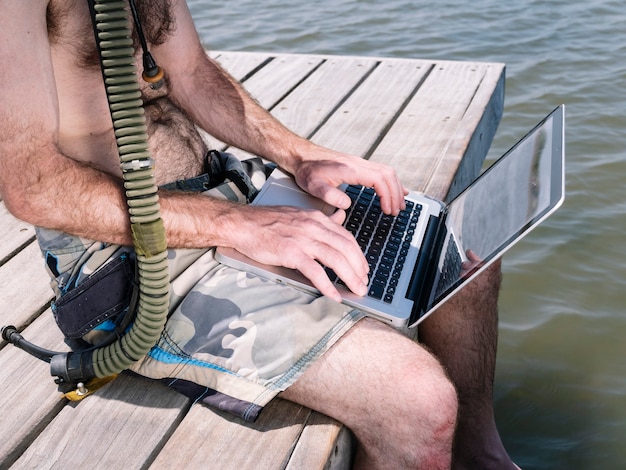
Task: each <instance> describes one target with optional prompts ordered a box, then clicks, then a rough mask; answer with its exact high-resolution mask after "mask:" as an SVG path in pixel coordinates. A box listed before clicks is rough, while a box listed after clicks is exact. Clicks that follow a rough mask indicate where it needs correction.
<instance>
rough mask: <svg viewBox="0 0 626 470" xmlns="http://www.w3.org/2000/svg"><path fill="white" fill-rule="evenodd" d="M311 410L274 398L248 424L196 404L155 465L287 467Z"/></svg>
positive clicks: (236, 469) (245, 469) (224, 468)
mask: <svg viewBox="0 0 626 470" xmlns="http://www.w3.org/2000/svg"><path fill="white" fill-rule="evenodd" d="M309 413H310V410H308V409H306V408H304V407H302V406H299V405H296V404H294V403H291V402H288V401H285V400H281V399H275V400H273V401H272V402H270V404H269V405H267V407H266V408H265V410H263V413H262V414H261V416H260V417H259V419H258V420H257V421H256V422H255V423H246V422H244V421H242V420H240V419H237V418H233V417H232V416H229V415H227V414H224V413H220V412H214V411H211V410H210V409H208V408H206V407H203V406H200V405H196V406H193V407H192V409H191V411H190V412H189V414H188V415H187V417H186V418H185V420H184V421H183V422H182V423H181V425H180V426H179V427H178V429H177V430H176V432H174V434H173V435H172V437H171V438H170V440H169V441H168V442H167V444H166V445H165V446H164V447H163V450H162V451H161V452H160V453H159V455H158V457H157V458H156V459H155V461H154V463H153V464H152V466H151V468H153V469H171V468H206V466H207V463H208V462H210V463H211V464H212V465H213V466H214V468H219V469H220V470H229V469H232V470H248V469H249V470H256V469H259V468H267V469H281V468H284V467H285V466H286V464H287V461H288V459H289V456H290V455H291V452H292V450H293V448H294V446H295V445H296V442H297V441H298V438H299V436H300V434H301V432H302V426H303V425H304V423H305V421H306V418H307V417H308V416H309ZM324 463H325V461H324V462H321V465H317V468H322V467H323V464H324ZM306 468H316V467H306Z"/></svg>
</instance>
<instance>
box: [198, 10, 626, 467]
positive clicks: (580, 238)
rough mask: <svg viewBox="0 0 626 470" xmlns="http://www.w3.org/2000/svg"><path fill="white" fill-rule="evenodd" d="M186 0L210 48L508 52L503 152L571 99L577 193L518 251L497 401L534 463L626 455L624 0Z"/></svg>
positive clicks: (510, 260)
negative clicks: (549, 113)
mask: <svg viewBox="0 0 626 470" xmlns="http://www.w3.org/2000/svg"><path fill="white" fill-rule="evenodd" d="M188 3H189V5H190V8H191V10H192V14H193V16H194V19H195V21H196V25H197V27H198V30H199V33H200V36H201V38H202V40H203V42H204V43H205V44H206V45H207V46H208V47H210V48H212V49H222V50H242V51H272V52H292V53H305V54H306V53H324V54H340V55H373V56H387V57H410V58H424V59H446V60H468V61H497V62H504V63H506V64H507V80H506V99H505V109H504V117H503V119H502V122H501V124H500V128H499V130H498V133H497V135H496V138H495V140H494V143H493V146H492V150H491V152H490V156H489V159H492V158H494V157H495V156H498V155H500V154H501V153H503V152H504V151H505V150H506V149H507V148H508V147H509V146H511V145H512V144H513V143H515V142H516V141H517V140H518V138H520V137H522V136H523V135H524V134H525V133H526V131H527V130H528V129H530V128H531V127H532V126H533V125H534V124H535V123H536V122H537V121H538V120H539V119H540V118H541V117H543V116H544V115H545V114H547V113H548V112H549V111H550V110H552V109H553V108H554V107H555V106H556V105H558V104H560V103H565V104H566V115H567V117H566V126H567V130H566V146H567V200H566V203H565V205H564V206H563V207H562V208H561V209H560V210H559V211H558V212H557V213H556V214H555V215H553V216H552V217H551V218H550V219H549V220H548V221H547V222H545V224H544V225H543V226H542V227H540V228H538V229H537V230H536V231H535V232H533V234H532V235H531V236H530V237H528V238H526V239H525V240H524V241H522V242H521V243H520V244H519V245H518V246H517V247H516V248H514V249H513V250H512V251H510V252H509V253H507V255H506V257H505V263H504V274H505V277H504V287H503V291H502V295H501V302H500V317H501V324H500V339H499V355H498V366H497V376H496V396H495V408H496V417H497V421H498V426H499V428H500V431H501V434H502V436H503V439H504V442H505V444H506V446H507V448H508V449H509V452H510V453H511V455H512V456H513V458H514V459H515V461H516V462H517V463H518V464H519V465H521V466H522V467H523V468H524V469H525V470H528V469H561V468H563V469H564V468H568V469H605V470H606V469H622V468H626V445H625V443H624V439H625V437H626V360H625V356H626V342H625V341H624V335H626V317H625V315H624V307H625V305H626V268H625V265H626V253H625V250H624V249H623V247H622V245H623V244H624V239H625V237H624V233H625V232H626V202H625V197H624V196H625V190H624V184H623V179H624V177H625V175H626V162H625V160H626V150H625V148H626V145H625V144H626V131H625V127H626V118H625V114H626V90H624V88H625V84H626V5H625V4H624V3H623V2H622V1H618V0H613V1H611V0H600V1H594V0H590V1H582V0H569V1H562V0H554V1H550V2H548V1H543V2H542V1H532V0H531V1H521V2H502V1H496V0H475V1H473V2H463V1H450V0H443V1H439V2H423V1H408V0H386V1H373V0H370V1H367V0H364V1H357V0H352V1H349V0H332V1H331V0H321V1H317V2H293V1H292V2H289V1H281V2H279V1H276V0H266V1H264V2H255V1H250V0H240V1H237V2H217V1H213V0H189V1H188Z"/></svg>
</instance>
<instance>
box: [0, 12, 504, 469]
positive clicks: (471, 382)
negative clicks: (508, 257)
mask: <svg viewBox="0 0 626 470" xmlns="http://www.w3.org/2000/svg"><path fill="white" fill-rule="evenodd" d="M138 7H139V12H140V17H141V18H142V23H143V29H144V32H145V33H146V36H147V38H148V42H149V44H150V48H151V53H152V54H153V56H154V57H155V58H156V60H157V62H158V63H159V64H160V65H161V66H163V67H164V68H165V69H166V74H167V75H166V76H167V79H166V84H165V86H164V87H162V88H161V89H159V90H157V91H154V90H151V89H149V88H148V87H147V85H146V86H145V88H144V89H143V94H144V101H145V109H146V114H147V118H148V123H149V136H150V146H151V151H152V154H153V158H154V159H155V160H156V162H157V165H156V168H157V170H156V177H157V182H158V184H159V185H161V184H164V183H168V182H171V181H175V180H179V179H185V178H189V177H194V176H197V175H199V174H201V173H202V172H203V171H204V155H205V154H206V151H207V148H206V144H205V143H204V142H203V140H202V139H201V138H200V136H199V135H198V133H197V132H196V130H195V126H194V124H197V125H199V126H200V127H201V128H203V129H204V130H206V131H207V132H208V133H209V134H211V135H213V136H215V137H216V138H218V139H220V140H221V141H224V142H226V143H228V144H231V145H233V146H236V147H239V148H241V149H244V150H247V151H249V152H251V153H253V154H257V155H263V156H264V157H266V158H268V159H270V160H272V161H274V162H275V163H277V164H278V165H279V166H280V167H281V168H283V169H284V170H286V171H288V172H289V173H291V174H292V175H294V177H295V178H296V180H297V182H298V184H299V185H300V186H301V187H302V188H303V189H305V190H306V191H308V192H309V193H311V194H313V195H315V196H318V197H320V198H322V199H324V200H325V201H326V202H328V203H330V204H332V205H334V206H336V207H339V208H344V209H345V208H347V207H348V205H349V201H348V199H347V196H345V195H343V193H341V192H339V191H337V190H336V189H335V188H336V187H337V186H338V185H339V184H341V183H355V184H363V185H367V186H374V187H375V189H376V191H377V192H378V194H379V195H380V196H381V199H382V208H383V210H384V211H385V212H386V213H391V214H397V213H398V211H399V210H401V209H402V207H403V204H404V203H403V195H404V194H405V189H404V188H403V187H402V185H401V184H400V182H399V180H398V178H397V176H396V174H395V172H394V171H393V170H392V169H390V168H388V167H385V166H383V165H380V164H377V163H374V162H369V161H366V160H363V159H361V158H358V157H354V156H350V155H346V154H342V153H338V152H334V151H331V150H328V149H325V148H321V147H319V146H316V145H314V144H312V143H310V142H308V141H307V140H305V139H302V138H300V137H298V136H296V135H294V134H293V133H291V132H289V131H288V130H287V129H285V128H284V127H283V126H282V125H281V124H279V123H278V122H276V120H274V119H273V118H272V117H271V116H270V115H269V114H268V113H267V112H266V111H264V110H263V109H262V108H260V107H259V106H258V105H257V104H256V103H255V102H254V101H253V100H252V99H251V98H250V97H248V96H247V95H246V93H245V92H244V91H243V90H242V88H241V87H240V86H239V85H238V84H236V83H235V81H234V80H233V79H232V78H230V77H229V76H228V75H227V74H226V73H224V72H223V71H222V70H221V69H220V67H219V66H218V65H216V63H215V62H213V61H212V60H210V59H208V58H207V57H206V55H205V51H204V50H203V48H202V46H201V44H200V42H199V41H198V38H197V34H196V31H195V28H194V25H193V22H192V19H191V16H190V14H189V11H188V9H187V6H186V4H185V2H184V0H151V1H149V2H147V1H141V0H138ZM0 103H2V104H1V106H0V119H1V122H2V124H3V125H2V128H1V129H0V195H1V196H2V198H3V200H4V202H5V204H6V206H7V208H8V209H9V210H10V211H11V212H12V213H13V214H15V215H16V216H17V217H19V218H21V219H23V220H25V221H28V222H30V223H32V224H34V225H36V226H38V227H42V228H43V229H42V230H48V231H53V232H54V233H62V234H64V235H65V237H66V238H65V239H72V238H71V236H74V237H76V239H78V238H77V237H81V238H80V240H81V242H84V241H85V240H100V241H102V242H105V243H106V245H107V246H108V245H115V244H117V245H130V244H131V239H130V235H129V222H128V217H127V212H126V205H125V198H124V194H123V190H122V187H121V184H120V170H119V168H118V158H117V150H116V148H115V142H114V138H113V133H112V129H111V121H110V117H109V111H108V108H107V102H106V98H105V93H104V87H103V84H102V77H101V72H100V69H99V63H98V59H97V53H96V48H95V44H94V39H93V32H92V27H91V22H90V18H89V11H88V5H87V2H86V0H20V1H19V2H16V1H10V0H3V1H2V3H1V7H0ZM160 203H161V211H162V216H163V220H164V224H165V227H166V230H167V238H168V242H169V245H170V246H171V247H175V248H178V249H180V248H189V249H202V250H195V251H194V250H188V252H191V253H195V252H196V251H198V252H199V253H200V255H199V257H198V260H200V261H198V262H196V265H197V264H198V263H200V267H202V266H205V267H207V269H206V270H205V273H204V274H206V273H207V272H209V274H210V275H212V274H211V273H213V272H217V273H219V275H220V276H222V277H221V278H220V279H222V280H223V281H224V282H231V281H229V279H231V277H232V278H233V279H234V277H235V276H237V275H236V274H234V273H232V271H233V270H229V269H228V268H224V267H219V266H217V264H216V263H215V262H214V261H213V260H212V258H211V253H212V251H211V250H208V251H207V249H206V248H207V247H213V246H220V245H221V246H231V247H234V248H236V249H237V250H239V251H241V252H243V253H245V254H247V255H248V256H250V257H252V258H255V259H257V260H258V261H261V262H264V263H268V264H276V265H284V266H287V267H291V268H297V269H299V270H300V271H301V272H302V273H303V274H304V275H306V276H307V277H308V278H309V279H311V281H312V282H313V283H314V284H315V285H316V286H317V287H318V288H319V290H320V291H321V292H323V293H324V294H325V297H321V298H319V299H315V298H310V299H309V298H306V299H305V301H303V300H302V298H304V297H303V294H301V293H298V292H295V291H294V292H292V290H290V289H289V288H285V287H281V289H283V290H282V291H281V293H282V294H285V295H286V296H291V297H293V299H294V301H293V302H291V303H289V302H287V305H286V306H276V310H275V313H274V314H273V315H268V316H267V318H268V321H272V320H271V319H272V317H278V316H283V315H291V314H292V311H297V312H298V313H297V315H302V317H297V318H298V319H300V320H299V323H302V318H308V317H306V315H309V317H310V318H311V324H310V325H313V326H314V321H313V319H316V320H315V321H317V322H318V323H321V324H323V325H325V326H324V328H325V329H324V330H323V331H322V332H321V333H320V334H323V333H325V332H326V331H328V330H332V329H333V328H334V330H333V331H335V332H336V334H335V335H334V339H333V340H332V341H331V342H329V343H328V344H325V348H323V349H324V350H325V351H326V352H325V353H324V354H323V355H319V354H318V355H316V356H315V357H314V359H315V361H311V363H310V364H308V365H307V366H306V367H301V368H300V369H299V370H296V369H294V367H295V366H293V365H290V366H288V368H287V370H285V371H282V372H281V374H286V373H287V372H294V371H295V372H296V373H295V374H294V376H295V377H296V378H297V380H291V381H290V382H285V383H283V385H282V387H281V390H283V391H282V393H281V396H282V397H284V398H285V399H288V400H293V401H295V402H298V403H301V404H303V405H306V406H309V407H311V408H313V409H316V410H318V411H320V412H322V413H325V414H327V415H329V416H332V417H334V418H336V419H338V420H340V421H342V422H343V423H345V424H346V425H347V426H348V427H350V429H352V430H353V432H354V433H355V435H356V437H357V439H358V442H359V444H360V445H359V449H358V453H357V457H356V466H358V467H360V468H383V467H384V468H428V469H435V468H449V467H450V466H454V468H481V469H487V468H498V469H506V468H515V466H514V465H513V463H512V462H511V461H510V459H509V457H508V456H507V454H506V452H505V450H504V448H503V446H502V443H501V441H500V438H499V435H498V432H497V430H496V427H495V423H494V418H493V411H492V386H493V373H494V367H495V349H496V337H497V308H496V300H497V292H498V288H499V270H498V268H497V267H496V268H493V269H491V270H489V271H487V272H486V273H485V274H484V275H483V276H481V277H479V279H478V280H477V281H476V282H474V284H473V285H472V286H470V287H468V288H466V289H464V291H463V292H462V293H461V294H459V295H457V296H456V297H455V298H454V299H453V300H452V301H450V302H449V303H448V304H446V305H445V306H444V307H442V308H441V310H440V311H439V312H438V313H437V314H436V315H434V316H432V317H431V318H430V319H429V320H428V321H427V322H425V323H424V325H423V327H420V339H421V342H422V345H420V344H417V343H415V342H414V341H412V340H410V339H407V338H405V337H404V336H402V335H401V334H399V333H398V332H396V331H394V330H392V329H391V328H389V327H387V326H385V325H383V324H382V323H379V322H376V321H374V320H370V319H360V320H359V315H358V312H356V313H355V312H348V311H347V310H346V307H343V306H341V305H340V304H338V303H336V302H334V300H336V299H338V293H337V291H336V290H335V288H334V287H333V286H332V284H331V283H330V281H329V280H328V278H327V277H326V274H325V273H324V271H323V270H322V269H321V268H320V266H319V264H318V262H317V261H319V262H321V263H324V264H326V265H328V266H330V267H331V268H333V269H334V270H335V271H336V272H337V274H338V275H339V276H340V277H341V278H342V279H343V280H344V281H345V282H346V284H347V285H348V286H349V288H350V289H352V290H353V291H354V292H356V293H358V294H364V293H365V290H366V287H365V282H364V280H366V277H367V264H366V262H365V260H364V259H363V256H362V254H361V252H360V250H359V248H358V246H357V244H356V243H355V242H354V240H353V239H352V237H351V236H350V235H349V234H348V232H346V231H345V230H344V229H343V228H341V226H340V223H341V222H342V220H341V219H342V218H343V217H344V213H343V211H341V210H339V211H337V212H336V214H335V215H333V216H332V217H330V218H328V217H325V216H323V215H322V214H320V213H316V212H301V211H297V210H293V209H286V208H272V207H265V208H260V207H250V206H246V205H242V204H235V203H233V202H231V201H227V200H224V199H219V198H215V197H207V196H206V195H200V194H197V193H193V194H191V193H184V192H180V191H160ZM41 233H44V232H41ZM46 233H47V232H46ZM68 234H71V236H70V235H68ZM40 243H41V240H40ZM103 246H104V245H103ZM185 253H187V251H185ZM202 263H204V264H202ZM60 274H62V273H60ZM229 276H230V277H229ZM180 277H184V276H180ZM237 279H239V278H237ZM176 282H178V279H177V280H175V281H173V283H176ZM194 282H195V281H194ZM198 282H199V281H198ZM220 282H222V281H220ZM246 282H249V283H250V284H249V285H248V286H246V289H250V291H251V292H255V290H256V289H257V288H259V289H261V292H270V294H269V295H268V296H265V297H270V298H272V297H273V296H272V294H271V291H270V290H269V289H277V287H271V286H268V285H267V283H265V284H263V283H261V281H258V280H250V279H247V280H246ZM228 285H229V286H230V287H229V288H230V289H232V291H229V292H232V298H233V299H234V298H235V297H238V296H242V295H244V290H241V289H240V290H238V287H237V283H236V282H235V281H232V282H231V284H228ZM176 288H178V284H177V287H176ZM195 288H196V287H191V288H190V289H195ZM201 288H202V289H206V288H208V287H206V285H204V286H201ZM189 292H195V291H193V290H190V291H189ZM203 292H204V291H203ZM245 292H247V291H245ZM190 296H191V294H188V295H187V297H186V298H185V300H183V301H182V303H181V305H182V306H185V305H186V304H185V301H186V300H187V299H188V298H189V297H190ZM227 296H228V294H227ZM244 296H245V295H244ZM291 297H290V298H291ZM207 298H208V297H207ZM260 299H261V297H258V298H257V299H256V300H258V301H259V302H260V301H261V300H260ZM222 301H224V300H223V299H222ZM245 303H246V302H245V301H244V302H243V304H245ZM296 303H297V304H298V305H296ZM300 304H306V305H314V306H315V305H316V306H317V307H316V308H318V309H319V308H320V307H321V308H322V309H323V315H316V314H311V313H310V312H309V311H308V310H306V309H300V307H299V305H300ZM229 305H230V304H229ZM256 305H257V303H254V306H253V307H250V308H257V307H256ZM282 307H284V308H283V309H282V310H281V308H282ZM237 308H241V310H242V311H243V310H244V307H240V306H239V305H237ZM180 311H182V312H183V314H184V313H185V309H184V308H182V307H178V310H177V312H175V313H173V314H172V316H171V317H170V321H169V322H168V328H169V327H171V328H174V327H175V325H174V326H170V323H173V322H172V319H173V318H178V317H177V315H181V313H180ZM270 311H271V309H270ZM251 313H257V312H244V313H243V314H242V315H243V316H242V318H244V316H245V315H248V314H251ZM318 313H319V312H318ZM328 319H330V320H328ZM335 319H336V320H335ZM356 320H359V321H358V322H357V321H356ZM307 321H308V320H304V323H305V326H304V327H305V328H309V326H310V325H309V324H308V323H307ZM328 321H332V323H331V324H329V325H326V324H325V323H324V322H328ZM296 323H298V322H296ZM336 325H343V326H342V328H338V327H337V326H336ZM313 326H311V328H312V329H314V328H313ZM259 329H260V328H259ZM168 331H169V330H168ZM169 333H170V336H171V331H169ZM281 339H282V338H275V337H274V338H270V341H274V342H275V343H276V344H277V349H280V343H281ZM270 344H271V343H270ZM313 344H317V343H313ZM307 347H308V346H307ZM307 351H308V350H306V349H305V350H304V351H303V352H302V353H301V356H304V355H305V354H306V353H307ZM218 356H219V355H218ZM236 356H237V351H235V354H234V356H233V357H236ZM202 357H203V358H204V357H205V356H202ZM231 359H232V357H231V358H229V360H231ZM203 360H204V359H203ZM216 360H220V358H219V357H218V358H217V359H216ZM153 362H155V361H152V362H150V361H147V362H146V363H142V364H141V365H140V366H138V371H139V372H140V373H144V374H145V375H149V376H154V377H158V376H159V374H160V372H159V370H157V371H156V372H155V368H156V369H158V367H160V366H154V365H153ZM220 364H221V363H220ZM233 367H236V365H235V366H233ZM263 367H264V365H260V366H259V370H258V371H256V372H255V373H254V374H253V375H254V377H255V378H258V377H264V369H263V370H262V368H263ZM185 370H186V369H185ZM170 372H171V371H170ZM181 373H182V372H181ZM211 373H215V372H214V371H212V372H211ZM168 374H169V372H168V373H167V374H166V375H164V376H166V377H168V376H169V377H173V375H168ZM207 374H208V372H207ZM281 374H278V375H277V377H279V378H280V377H282V375H281ZM269 375H271V374H269ZM185 377H186V376H183V378H185ZM208 380H210V384H211V385H212V386H213V385H214V386H215V388H216V389H217V392H218V393H223V394H225V395H229V394H230V395H229V396H231V397H239V398H241V397H243V396H245V397H247V396H248V395H247V393H248V392H247V391H246V390H245V389H242V388H241V387H242V385H241V384H239V383H237V384H235V385H233V386H232V387H231V385H232V384H231V383H230V382H228V381H226V382H223V381H222V378H217V379H215V380H213V376H211V377H210V378H209V379H208ZM277 380H278V379H277V378H276V377H275V376H274V375H271V377H270V378H269V379H267V380H266V381H265V382H264V381H263V380H259V381H258V383H256V382H255V386H256V387H257V388H261V389H263V390H264V391H265V388H264V387H267V384H268V383H271V385H272V386H273V387H276V384H277ZM252 381H253V380H248V381H244V382H246V384H247V383H248V382H252ZM453 384H454V385H453ZM200 385H206V384H200ZM244 388H245V387H244ZM272 393H273V394H276V393H278V392H277V391H275V390H274V391H273V392H272ZM266 395H267V394H266ZM270 395H271V393H270ZM271 396H273V395H271ZM398 397H402V399H398ZM266 398H267V397H266ZM268 399H269V398H267V399H266V400H265V401H264V402H261V401H258V402H257V403H260V405H261V406H262V405H263V404H264V403H265V402H266V401H267V400H268ZM453 450H454V452H453Z"/></svg>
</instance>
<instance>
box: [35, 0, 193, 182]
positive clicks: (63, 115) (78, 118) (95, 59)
mask: <svg viewBox="0 0 626 470" xmlns="http://www.w3.org/2000/svg"><path fill="white" fill-rule="evenodd" d="M136 2H137V9H138V12H139V15H140V18H141V25H142V29H143V32H144V35H145V37H146V40H147V41H148V43H149V45H161V44H164V43H165V42H166V41H167V39H168V37H169V36H170V34H171V33H172V31H173V29H174V20H175V19H174V18H173V16H172V11H171V10H172V9H171V5H170V0H149V1H142V0H136ZM47 22H48V36H49V39H50V47H51V54H52V62H53V68H54V74H55V81H56V84H57V94H58V102H59V137H58V138H59V145H60V148H61V150H62V151H63V152H64V153H65V154H66V155H68V156H70V157H72V158H75V159H78V160H81V161H85V162H87V163H90V164H93V165H95V166H97V167H100V168H101V169H103V170H105V171H107V172H109V173H113V174H118V172H119V170H118V165H119V162H118V161H117V150H116V144H115V138H114V135H113V130H112V123H111V118H110V114H109V109H108V102H107V99H106V92H105V89H104V82H103V80H102V72H101V68H100V58H99V54H98V49H97V47H96V40H95V34H94V32H93V27H92V21H91V13H90V10H89V6H88V3H87V0H52V1H51V2H50V4H49V7H48V12H47ZM131 24H132V21H131ZM133 29H134V28H133ZM133 36H134V42H135V50H136V51H138V52H137V54H136V62H137V65H138V71H139V72H138V73H141V49H140V47H139V41H138V38H137V34H136V33H133ZM140 84H142V93H143V100H144V103H146V105H145V106H144V107H145V108H146V117H147V120H148V133H149V137H150V142H151V146H153V143H158V145H156V144H155V145H154V148H153V154H154V155H153V156H154V157H155V158H156V159H157V160H160V161H161V164H160V165H159V166H160V167H161V168H172V167H176V168H181V171H180V174H175V175H161V176H162V178H159V179H162V180H163V181H168V180H171V179H174V178H179V177H186V176H188V174H193V173H196V172H197V167H198V166H199V163H198V158H199V156H201V154H202V151H203V150H202V149H203V144H202V142H201V141H200V140H201V139H200V138H199V136H198V135H197V131H196V130H195V127H194V126H193V124H192V123H191V122H188V120H186V118H185V117H184V113H182V112H181V111H180V110H179V109H177V108H176V107H175V106H174V105H173V104H172V103H171V102H170V101H169V99H168V97H167V93H168V90H167V87H163V88H162V89H160V90H159V91H158V92H154V91H152V90H150V88H149V87H148V85H147V84H143V83H142V82H141V80H140ZM165 115H167V116H165ZM165 118H167V119H165ZM164 120H166V121H167V122H168V123H171V122H176V123H177V124H178V125H177V126H176V129H171V127H172V126H166V125H164V124H163V123H162V122H161V121H164ZM183 143H185V144H183ZM172 149H176V150H177V151H176V152H173V151H172ZM174 155H175V156H176V157H173V156H174ZM173 158H180V159H181V160H182V159H185V160H191V162H192V163H191V164H190V165H187V166H185V165H182V166H181V165H180V164H179V162H177V161H176V162H175V161H172V159H173Z"/></svg>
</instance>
